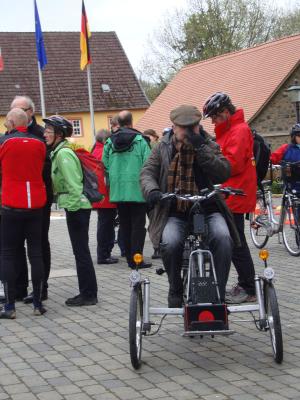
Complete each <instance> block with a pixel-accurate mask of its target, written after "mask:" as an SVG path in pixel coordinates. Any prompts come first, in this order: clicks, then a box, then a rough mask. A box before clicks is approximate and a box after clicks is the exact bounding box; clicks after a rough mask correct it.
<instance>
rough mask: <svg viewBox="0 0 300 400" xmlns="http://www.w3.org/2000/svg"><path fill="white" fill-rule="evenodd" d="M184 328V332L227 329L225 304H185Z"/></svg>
mask: <svg viewBox="0 0 300 400" xmlns="http://www.w3.org/2000/svg"><path fill="white" fill-rule="evenodd" d="M184 329H185V331H186V332H187V331H214V330H215V331H222V330H228V316H227V307H226V304H208V305H204V304H186V306H185V312H184Z"/></svg>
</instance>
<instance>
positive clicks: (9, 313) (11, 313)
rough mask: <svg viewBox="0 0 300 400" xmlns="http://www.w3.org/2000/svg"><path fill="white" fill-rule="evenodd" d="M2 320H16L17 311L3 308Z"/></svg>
mask: <svg viewBox="0 0 300 400" xmlns="http://www.w3.org/2000/svg"><path fill="white" fill-rule="evenodd" d="M0 319H16V310H5V308H2V310H1V311H0Z"/></svg>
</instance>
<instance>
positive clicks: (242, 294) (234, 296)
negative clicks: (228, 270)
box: [225, 284, 256, 304]
mask: <svg viewBox="0 0 300 400" xmlns="http://www.w3.org/2000/svg"><path fill="white" fill-rule="evenodd" d="M255 301H256V296H255V295H249V294H248V293H247V292H246V290H245V289H243V288H242V287H241V286H239V285H238V284H236V285H234V286H233V287H232V289H231V290H229V291H226V295H225V302H226V303H228V304H240V303H248V302H255Z"/></svg>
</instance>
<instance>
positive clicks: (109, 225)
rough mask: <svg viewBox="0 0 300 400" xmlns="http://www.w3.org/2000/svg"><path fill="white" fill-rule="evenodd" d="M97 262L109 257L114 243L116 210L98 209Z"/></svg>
mask: <svg viewBox="0 0 300 400" xmlns="http://www.w3.org/2000/svg"><path fill="white" fill-rule="evenodd" d="M97 213H98V222H97V260H98V261H100V260H105V259H106V258H109V257H110V255H111V251H112V249H113V247H114V243H115V226H114V222H115V218H116V215H117V209H116V208H98V210H97Z"/></svg>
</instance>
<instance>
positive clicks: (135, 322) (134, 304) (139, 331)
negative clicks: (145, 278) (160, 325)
mask: <svg viewBox="0 0 300 400" xmlns="http://www.w3.org/2000/svg"><path fill="white" fill-rule="evenodd" d="M142 335H143V295H142V287H141V285H137V286H134V287H133V289H132V291H131V296H130V304H129V351H130V360H131V364H132V366H133V368H134V369H139V368H140V367H141V364H142V361H141V359H142Z"/></svg>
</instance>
